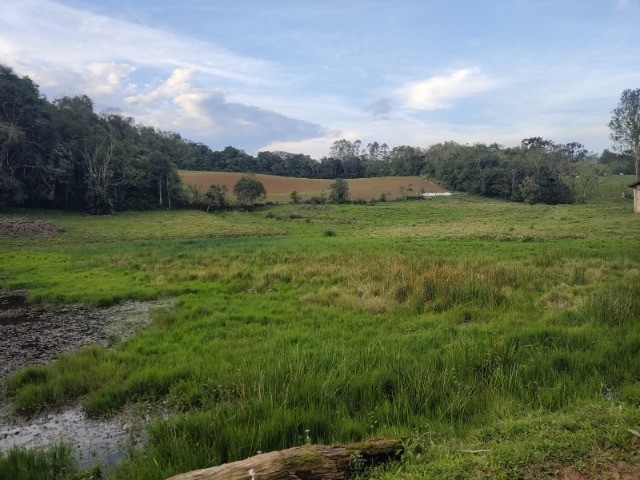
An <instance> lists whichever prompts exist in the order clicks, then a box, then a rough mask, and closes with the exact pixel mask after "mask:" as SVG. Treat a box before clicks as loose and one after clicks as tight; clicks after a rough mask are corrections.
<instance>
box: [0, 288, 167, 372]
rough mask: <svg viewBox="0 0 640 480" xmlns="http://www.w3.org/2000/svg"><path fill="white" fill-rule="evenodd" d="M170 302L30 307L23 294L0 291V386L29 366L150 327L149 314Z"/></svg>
mask: <svg viewBox="0 0 640 480" xmlns="http://www.w3.org/2000/svg"><path fill="white" fill-rule="evenodd" d="M171 305H172V302H171V301H157V302H125V303H122V304H119V305H115V306H113V307H109V308H105V309H101V310H98V309H95V308H91V307H88V306H86V305H66V306H62V307H54V308H45V307H43V306H41V305H30V304H29V302H28V301H27V298H26V296H25V293H24V292H12V293H4V294H2V293H0V382H3V381H4V379H6V377H7V376H8V375H9V374H10V373H12V372H14V371H16V370H18V369H20V368H24V367H26V366H27V365H33V364H39V365H41V364H45V363H49V362H51V361H53V360H55V359H56V358H57V357H58V356H59V355H60V354H63V353H71V352H73V351H75V350H77V349H79V348H80V347H83V346H86V345H96V344H97V345H104V346H107V347H110V346H113V345H114V344H115V343H117V342H118V341H120V340H122V339H124V338H127V337H129V336H131V335H132V334H133V333H134V332H135V331H136V330H138V329H139V328H141V327H144V326H146V325H148V324H149V322H150V321H151V319H150V315H149V313H150V311H151V310H152V309H154V308H167V307H170V306H171Z"/></svg>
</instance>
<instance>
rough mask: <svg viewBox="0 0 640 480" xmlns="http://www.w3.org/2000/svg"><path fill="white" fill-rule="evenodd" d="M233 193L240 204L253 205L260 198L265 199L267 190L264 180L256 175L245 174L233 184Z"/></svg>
mask: <svg viewBox="0 0 640 480" xmlns="http://www.w3.org/2000/svg"><path fill="white" fill-rule="evenodd" d="M233 194H234V195H235V196H236V199H237V200H238V203H240V205H244V206H251V205H254V204H255V203H256V202H258V201H260V200H264V199H265V197H266V196H267V191H266V190H265V188H264V185H263V184H262V182H261V181H260V180H258V179H257V178H256V177H254V176H253V175H244V176H243V177H242V178H241V179H240V180H238V182H237V183H236V184H235V185H234V186H233Z"/></svg>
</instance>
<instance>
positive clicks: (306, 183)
mask: <svg viewBox="0 0 640 480" xmlns="http://www.w3.org/2000/svg"><path fill="white" fill-rule="evenodd" d="M179 173H180V176H181V177H182V181H183V182H184V183H185V184H186V185H189V186H192V187H194V188H196V189H198V190H199V191H201V192H206V191H207V189H208V188H209V186H211V185H226V186H227V188H228V189H229V192H232V191H233V186H234V185H235V184H236V182H237V181H238V180H239V179H240V178H241V177H242V175H244V174H243V173H236V172H197V171H192V170H180V171H179ZM255 177H256V178H257V179H258V180H260V181H261V182H262V183H263V185H264V188H265V189H266V190H267V201H271V202H289V201H290V197H289V194H290V193H291V192H292V191H294V190H295V191H297V192H298V194H299V195H300V198H302V199H305V198H309V197H311V196H313V195H320V194H321V193H322V192H324V193H326V194H327V195H328V194H329V185H331V182H332V180H319V179H312V178H292V177H279V176H275V175H261V174H258V175H256V176H255ZM347 182H348V183H349V193H350V194H351V199H352V200H373V199H376V198H380V195H382V194H385V195H386V196H387V198H388V199H393V198H399V197H402V196H403V195H404V194H403V191H406V190H407V189H408V187H409V186H411V189H412V190H413V193H412V195H420V194H421V193H441V192H445V191H446V190H445V189H443V188H441V187H439V186H438V185H436V184H435V183H433V182H432V181H431V180H427V179H426V178H422V177H375V178H356V179H349V180H347Z"/></svg>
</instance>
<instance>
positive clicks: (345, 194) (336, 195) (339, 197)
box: [329, 178, 349, 203]
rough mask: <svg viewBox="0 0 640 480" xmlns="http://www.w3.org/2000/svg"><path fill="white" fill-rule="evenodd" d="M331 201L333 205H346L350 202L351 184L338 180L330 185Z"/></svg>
mask: <svg viewBox="0 0 640 480" xmlns="http://www.w3.org/2000/svg"><path fill="white" fill-rule="evenodd" d="M329 201H330V202H331V203H346V202H348V201H349V184H348V183H347V181H346V180H344V179H342V178H337V179H336V180H334V181H333V182H332V183H331V185H329Z"/></svg>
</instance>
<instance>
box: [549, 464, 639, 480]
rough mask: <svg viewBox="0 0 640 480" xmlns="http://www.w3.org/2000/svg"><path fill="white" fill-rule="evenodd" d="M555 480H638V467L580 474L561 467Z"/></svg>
mask: <svg viewBox="0 0 640 480" xmlns="http://www.w3.org/2000/svg"><path fill="white" fill-rule="evenodd" d="M557 478H559V479H562V480H604V479H608V480H640V465H639V466H635V467H632V466H629V465H625V464H619V465H616V466H609V467H605V468H601V469H599V470H598V471H597V472H589V473H586V474H585V473H581V472H579V471H578V470H576V469H575V468H573V467H563V468H561V469H560V471H559V472H558V476H557Z"/></svg>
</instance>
